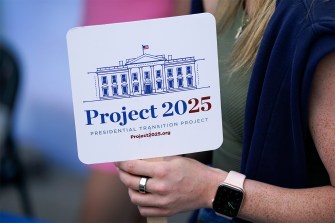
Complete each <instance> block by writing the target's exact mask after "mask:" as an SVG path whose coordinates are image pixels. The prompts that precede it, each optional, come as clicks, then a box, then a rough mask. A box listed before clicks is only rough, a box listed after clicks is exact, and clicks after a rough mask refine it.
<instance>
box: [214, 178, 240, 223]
mask: <svg viewBox="0 0 335 223" xmlns="http://www.w3.org/2000/svg"><path fill="white" fill-rule="evenodd" d="M242 200H243V190H242V189H240V188H236V187H233V186H230V185H224V184H222V185H220V186H219V188H218V190H217V192H216V195H215V198H214V201H213V209H214V210H215V212H217V213H219V214H222V215H225V216H228V217H231V218H232V217H236V216H237V214H238V211H239V210H240V206H241V203H242Z"/></svg>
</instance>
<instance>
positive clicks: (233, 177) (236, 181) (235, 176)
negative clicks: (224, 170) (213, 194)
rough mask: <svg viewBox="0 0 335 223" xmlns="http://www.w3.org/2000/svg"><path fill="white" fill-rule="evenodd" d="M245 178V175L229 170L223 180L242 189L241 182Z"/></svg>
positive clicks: (242, 182)
mask: <svg viewBox="0 0 335 223" xmlns="http://www.w3.org/2000/svg"><path fill="white" fill-rule="evenodd" d="M244 180H245V175H243V174H241V173H238V172H235V171H230V172H229V173H228V175H227V177H226V179H225V180H224V183H227V184H230V185H233V186H236V187H239V188H242V189H243V184H244Z"/></svg>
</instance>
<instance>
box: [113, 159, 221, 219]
mask: <svg viewBox="0 0 335 223" xmlns="http://www.w3.org/2000/svg"><path fill="white" fill-rule="evenodd" d="M117 166H118V167H119V176H120V179H121V181H122V182H123V183H124V184H125V185H126V186H127V187H128V188H129V190H128V192H129V196H130V198H131V201H132V202H133V203H134V204H136V205H137V206H138V207H139V211H140V213H141V214H142V215H143V216H171V215H174V214H176V213H179V212H184V211H189V210H193V209H196V208H201V207H211V206H212V199H213V198H214V195H215V192H216V189H217V187H218V185H219V184H220V183H221V182H222V181H223V180H224V179H225V176H226V173H225V172H224V171H222V170H219V169H214V168H211V167H208V166H206V165H203V164H201V163H200V162H197V161H195V160H193V159H189V158H185V157H179V156H175V157H165V158H163V160H160V161H148V160H133V161H126V162H119V163H117ZM142 176H147V177H149V180H148V181H147V184H146V191H147V193H146V194H142V193H139V192H138V187H139V182H140V179H141V177H142Z"/></svg>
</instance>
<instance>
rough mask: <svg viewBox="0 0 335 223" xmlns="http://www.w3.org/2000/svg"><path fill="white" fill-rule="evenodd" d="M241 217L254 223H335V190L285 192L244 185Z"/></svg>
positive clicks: (293, 190) (268, 186)
mask: <svg viewBox="0 0 335 223" xmlns="http://www.w3.org/2000/svg"><path fill="white" fill-rule="evenodd" d="M244 189H245V191H246V192H245V197H244V201H243V204H242V207H241V210H240V213H239V217H241V218H243V219H247V220H250V221H253V222H304V223H307V222H335V187H333V186H324V187H317V188H309V189H285V188H280V187H276V186H272V185H269V184H264V183H261V182H256V181H253V180H246V181H245V183H244Z"/></svg>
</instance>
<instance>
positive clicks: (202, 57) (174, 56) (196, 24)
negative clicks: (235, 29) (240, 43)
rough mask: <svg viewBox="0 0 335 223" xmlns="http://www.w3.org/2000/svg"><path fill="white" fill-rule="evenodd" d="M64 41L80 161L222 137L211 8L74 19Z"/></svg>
mask: <svg viewBox="0 0 335 223" xmlns="http://www.w3.org/2000/svg"><path fill="white" fill-rule="evenodd" d="M67 44H68V55H69V65H70V74H71V86H72V97H73V108H74V116H75V126H76V137H77V148H78V154H79V158H80V160H81V161H82V162H84V163H88V164H90V163H103V162H112V161H122V160H132V159H144V158H153V157H162V156H170V155H178V154H185V153H192V152H199V151H205V150H213V149H217V148H218V147H219V146H220V145H221V144H222V141H223V136H222V121H221V105H220V87H219V71H218V57H217V41H216V24H215V19H214V17H213V16H212V15H211V14H208V13H204V14H197V15H187V16H179V17H170V18H163V19H153V20H143V21H136V22H127V23H118V24H107V25H98V26H87V27H77V28H73V29H71V30H70V31H69V32H68V34H67Z"/></svg>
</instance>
